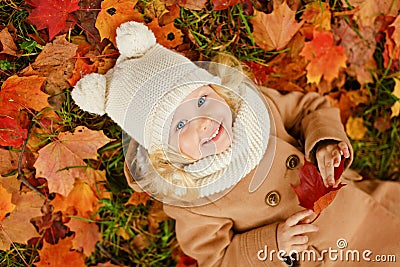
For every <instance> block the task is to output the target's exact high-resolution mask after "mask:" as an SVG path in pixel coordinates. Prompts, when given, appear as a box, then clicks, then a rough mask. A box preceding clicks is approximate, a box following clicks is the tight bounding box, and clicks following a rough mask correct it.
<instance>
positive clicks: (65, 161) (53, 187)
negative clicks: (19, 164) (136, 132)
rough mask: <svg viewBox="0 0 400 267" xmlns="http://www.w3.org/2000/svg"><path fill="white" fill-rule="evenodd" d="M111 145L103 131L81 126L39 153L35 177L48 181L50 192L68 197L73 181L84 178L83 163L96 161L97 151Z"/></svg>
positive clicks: (60, 136) (59, 136)
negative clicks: (90, 160)
mask: <svg viewBox="0 0 400 267" xmlns="http://www.w3.org/2000/svg"><path fill="white" fill-rule="evenodd" d="M110 141H111V140H110V139H109V138H107V137H106V136H105V135H104V134H103V132H102V131H92V130H89V129H87V128H86V127H83V126H79V127H77V128H76V129H75V131H74V133H69V132H61V133H60V134H59V135H58V138H57V139H56V140H55V141H53V142H52V143H50V144H48V145H46V146H45V147H43V148H41V149H40V150H39V157H38V159H37V160H36V162H35V164H34V167H35V168H36V171H37V176H38V177H43V178H46V179H47V181H48V186H49V190H50V192H56V193H59V194H61V195H63V196H67V195H68V194H69V192H70V191H71V190H72V188H73V184H74V182H75V178H77V177H80V176H83V175H84V167H85V166H86V163H85V162H84V159H96V158H97V149H98V148H100V147H102V146H103V145H105V144H106V143H108V142H110ZM49 159H52V160H49Z"/></svg>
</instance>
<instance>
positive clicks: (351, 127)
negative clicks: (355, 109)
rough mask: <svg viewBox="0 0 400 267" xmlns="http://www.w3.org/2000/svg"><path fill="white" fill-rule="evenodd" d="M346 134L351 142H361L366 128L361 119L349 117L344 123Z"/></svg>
mask: <svg viewBox="0 0 400 267" xmlns="http://www.w3.org/2000/svg"><path fill="white" fill-rule="evenodd" d="M346 133H347V135H348V136H349V137H350V138H351V139H353V140H361V139H363V138H364V136H365V134H366V133H367V128H366V127H365V126H364V120H363V118H362V117H358V118H354V117H350V118H349V119H348V120H347V123H346Z"/></svg>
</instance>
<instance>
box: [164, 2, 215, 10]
mask: <svg viewBox="0 0 400 267" xmlns="http://www.w3.org/2000/svg"><path fill="white" fill-rule="evenodd" d="M164 1H165V3H166V4H167V5H168V6H170V5H173V4H178V5H179V6H181V7H183V8H186V9H193V10H201V9H203V8H204V7H205V6H206V3H207V0H164Z"/></svg>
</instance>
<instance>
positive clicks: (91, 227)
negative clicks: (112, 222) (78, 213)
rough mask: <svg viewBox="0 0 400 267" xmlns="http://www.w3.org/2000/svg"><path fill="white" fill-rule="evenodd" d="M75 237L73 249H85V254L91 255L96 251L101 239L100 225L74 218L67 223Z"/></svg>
mask: <svg viewBox="0 0 400 267" xmlns="http://www.w3.org/2000/svg"><path fill="white" fill-rule="evenodd" d="M67 225H68V226H69V228H70V229H71V231H72V232H75V238H74V239H73V240H72V244H73V247H72V248H73V249H76V250H78V251H80V250H83V254H84V255H85V256H86V257H89V256H90V254H92V253H93V252H94V249H95V246H96V243H97V241H100V240H101V234H100V232H99V227H98V226H97V225H96V224H95V223H88V222H86V221H83V220H79V219H74V218H72V219H71V221H69V223H67Z"/></svg>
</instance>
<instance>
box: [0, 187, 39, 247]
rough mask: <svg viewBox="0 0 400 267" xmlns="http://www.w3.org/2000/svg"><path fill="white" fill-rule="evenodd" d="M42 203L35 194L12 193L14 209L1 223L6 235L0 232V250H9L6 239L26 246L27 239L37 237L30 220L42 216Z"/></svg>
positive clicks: (8, 242) (8, 241) (8, 243)
mask: <svg viewBox="0 0 400 267" xmlns="http://www.w3.org/2000/svg"><path fill="white" fill-rule="evenodd" d="M43 202H44V200H43V199H42V198H41V197H40V196H39V195H38V194H37V193H35V192H28V193H19V192H15V193H13V197H12V203H13V204H14V205H15V209H14V211H13V212H11V214H10V215H9V216H8V217H7V218H5V219H4V221H2V222H1V224H2V225H3V228H4V230H5V231H6V233H7V235H4V234H3V233H1V232H0V250H8V249H9V248H10V240H8V237H9V238H10V239H11V240H12V241H13V242H17V243H22V244H26V243H27V241H28V240H29V239H31V238H33V237H37V236H39V235H38V233H37V231H36V229H35V227H34V226H33V224H32V223H31V222H30V220H31V219H32V218H34V217H38V216H41V215H42V212H41V207H42V206H43ZM7 236H8V237H7Z"/></svg>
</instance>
